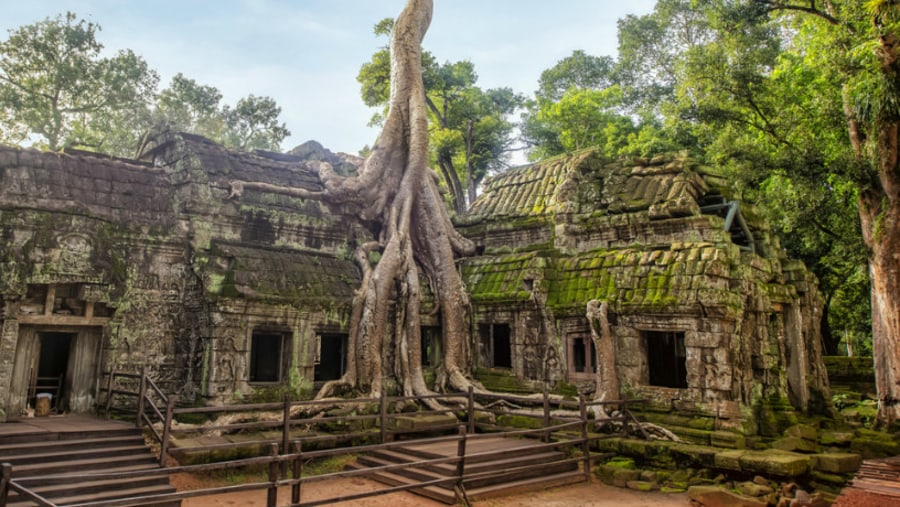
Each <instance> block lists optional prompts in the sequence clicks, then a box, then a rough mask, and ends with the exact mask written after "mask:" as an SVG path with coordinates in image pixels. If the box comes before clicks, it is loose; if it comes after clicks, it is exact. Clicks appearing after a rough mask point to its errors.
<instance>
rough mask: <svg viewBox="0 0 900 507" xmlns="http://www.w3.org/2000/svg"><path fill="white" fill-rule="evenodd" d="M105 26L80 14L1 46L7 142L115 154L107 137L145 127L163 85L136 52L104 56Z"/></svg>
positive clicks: (24, 30) (0, 100)
mask: <svg viewBox="0 0 900 507" xmlns="http://www.w3.org/2000/svg"><path fill="white" fill-rule="evenodd" d="M99 31H100V27H99V26H98V25H96V24H94V23H89V22H87V21H84V20H80V21H79V20H77V16H76V15H75V14H74V13H71V12H69V13H66V14H65V15H59V16H57V17H56V18H54V19H50V18H47V19H45V20H44V21H40V22H37V23H34V24H32V25H27V26H23V27H21V28H19V29H17V30H13V31H11V32H10V36H9V38H8V39H7V40H5V41H3V42H0V110H2V111H3V114H2V115H0V120H2V121H3V126H4V130H5V131H6V132H8V133H10V134H11V135H8V137H9V140H12V141H22V140H25V139H26V138H29V137H30V136H38V137H40V142H39V145H40V146H42V147H45V148H47V149H50V150H57V149H59V148H61V147H62V146H63V145H65V144H80V145H85V146H90V147H91V148H94V149H98V150H106V149H110V148H111V146H109V145H108V144H110V143H107V142H106V141H107V137H106V136H105V135H104V132H105V131H107V129H109V128H114V129H121V128H122V127H123V125H128V124H133V123H139V121H136V117H139V116H140V115H142V114H144V113H145V112H146V109H145V107H144V106H145V105H146V104H147V103H148V102H149V101H150V100H152V97H153V95H154V90H155V87H156V84H157V81H158V78H157V76H156V73H155V72H154V71H152V70H151V69H149V67H148V66H147V63H146V62H145V61H144V60H143V59H142V58H140V57H139V56H137V55H135V54H134V53H133V52H132V51H131V50H121V51H119V52H118V53H116V55H115V56H112V57H108V58H102V57H100V51H101V50H102V49H103V45H102V44H100V43H99V42H98V41H97V39H96V34H97V32H99Z"/></svg>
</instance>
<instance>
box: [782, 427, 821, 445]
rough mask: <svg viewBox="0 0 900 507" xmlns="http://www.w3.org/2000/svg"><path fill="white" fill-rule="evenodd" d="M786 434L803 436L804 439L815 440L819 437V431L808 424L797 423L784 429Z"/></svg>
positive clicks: (788, 435)
mask: <svg viewBox="0 0 900 507" xmlns="http://www.w3.org/2000/svg"><path fill="white" fill-rule="evenodd" d="M784 436H786V437H796V438H802V439H803V440H812V441H813V442H815V441H816V440H818V439H819V432H818V431H816V429H815V428H813V427H812V426H810V425H808V424H795V425H793V426H791V427H790V428H788V429H786V430H785V431H784Z"/></svg>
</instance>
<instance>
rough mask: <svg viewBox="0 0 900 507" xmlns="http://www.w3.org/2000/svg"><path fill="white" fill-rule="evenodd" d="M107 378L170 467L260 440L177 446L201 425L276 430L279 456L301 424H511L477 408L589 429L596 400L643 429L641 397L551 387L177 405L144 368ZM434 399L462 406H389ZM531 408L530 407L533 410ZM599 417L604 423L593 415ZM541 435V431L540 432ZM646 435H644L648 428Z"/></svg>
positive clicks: (493, 428) (394, 428)
mask: <svg viewBox="0 0 900 507" xmlns="http://www.w3.org/2000/svg"><path fill="white" fill-rule="evenodd" d="M107 375H108V376H109V377H108V381H107V385H106V389H105V392H106V399H105V411H106V414H107V416H109V414H110V413H111V410H112V409H113V408H116V411H117V412H119V413H125V412H127V408H126V407H121V406H120V407H113V400H114V399H115V397H116V395H124V396H127V397H133V398H135V401H134V403H133V405H135V406H136V409H135V411H134V417H135V424H136V425H137V426H138V427H140V428H147V429H148V430H149V432H150V435H151V436H152V438H153V439H154V440H155V441H156V442H157V443H158V444H159V446H160V455H159V462H160V464H161V465H163V466H165V464H166V462H167V458H168V457H169V456H173V455H174V456H176V457H177V456H179V455H185V454H188V453H192V452H208V451H225V450H234V449H240V448H247V447H250V446H258V445H259V443H260V442H259V441H256V442H238V443H222V444H213V445H204V446H196V447H184V446H182V447H178V448H173V447H172V439H173V436H184V435H189V434H191V433H194V432H198V431H202V432H204V433H207V432H217V433H221V434H228V433H235V432H239V431H240V432H263V431H279V433H280V438H279V439H278V440H277V441H270V442H271V443H277V444H279V452H280V454H288V453H289V445H290V442H291V441H293V440H294V439H293V438H292V436H291V433H292V431H294V430H295V429H297V428H305V429H307V430H308V429H310V428H315V427H321V426H322V425H326V424H330V423H346V424H348V425H356V426H365V425H366V424H369V425H370V426H371V427H377V428H378V434H377V441H379V442H380V443H382V444H384V443H387V442H389V441H390V440H392V439H393V438H394V437H395V436H396V435H398V434H406V435H409V434H411V433H416V432H417V431H427V432H434V431H437V430H441V429H444V430H451V429H454V428H455V427H456V426H457V424H460V423H462V424H464V425H465V427H466V430H467V432H468V433H469V434H474V433H475V432H476V430H478V429H480V430H483V431H489V432H504V431H508V430H509V428H504V427H502V426H500V425H497V424H495V423H492V422H478V420H479V417H478V414H486V415H487V416H488V417H487V418H486V419H488V420H495V419H496V418H497V417H498V416H500V415H504V414H507V413H513V414H515V415H520V416H526V417H532V418H534V419H537V420H538V421H539V424H541V425H542V426H543V427H545V428H550V427H553V424H554V422H570V421H582V422H583V425H584V426H585V431H587V427H588V420H589V414H588V410H589V407H591V406H596V405H603V406H609V407H617V410H616V411H617V412H618V414H619V415H618V416H616V417H611V418H608V419H604V420H603V421H602V422H604V423H620V424H622V426H623V428H627V427H628V426H629V425H631V426H633V427H635V428H636V429H637V431H639V432H643V429H642V428H641V426H640V424H639V423H638V421H637V419H635V418H634V416H633V415H632V413H631V411H630V410H629V409H628V407H629V405H632V404H635V403H641V400H612V401H587V400H585V398H584V397H583V396H579V400H578V401H575V400H566V399H562V398H561V397H551V396H550V395H549V394H548V393H547V391H546V390H544V391H543V393H542V394H541V395H538V396H517V395H509V394H500V393H483V392H475V391H474V390H473V389H472V388H471V387H470V388H469V390H468V392H462V393H448V394H433V395H429V396H417V397H403V396H385V395H382V396H381V397H379V398H355V399H347V400H339V402H336V401H335V400H310V401H292V400H291V399H290V398H289V397H288V396H285V398H284V400H283V401H282V402H275V403H253V404H240V405H226V406H215V407H176V402H177V397H176V396H175V395H169V396H167V395H166V394H165V393H163V392H162V390H160V388H159V387H158V386H157V385H156V384H155V383H154V382H153V381H152V380H151V379H150V378H149V377H148V375H147V373H146V371H145V370H142V371H141V373H140V374H136V373H125V372H116V371H112V372H110V373H108V374H107ZM117 379H130V380H131V382H132V384H133V383H134V382H135V381H137V382H138V387H137V391H133V390H129V389H127V388H122V387H119V386H118V384H117V382H116V380H117ZM429 400H434V401H436V402H438V403H439V404H440V403H442V404H446V405H450V406H457V407H460V408H458V409H427V410H421V409H420V410H417V411H416V412H411V413H396V412H391V411H389V408H390V407H391V406H396V405H397V404H406V403H414V404H417V405H419V406H420V407H421V406H422V405H423V402H427V401H429ZM496 402H502V403H503V404H504V407H505V406H509V405H512V406H516V407H519V411H516V410H512V411H510V410H508V409H506V408H503V407H501V408H492V407H493V404H495V403H496ZM336 404H340V405H341V406H342V407H344V408H347V407H351V406H354V405H356V406H359V407H360V408H361V409H370V408H372V407H374V406H376V405H377V407H378V411H377V413H374V412H370V413H362V414H357V415H350V416H347V415H340V416H329V415H327V414H326V415H323V414H325V413H326V412H327V408H328V407H329V406H333V405H336ZM529 407H530V409H531V411H528V409H529ZM564 411H568V412H569V414H568V415H567V414H563V415H560V412H564ZM261 412H280V413H281V414H280V417H279V418H278V419H275V418H272V419H270V420H264V421H251V422H234V423H224V424H214V425H203V426H199V427H193V428H177V429H176V428H173V420H175V419H176V418H178V417H179V416H182V417H185V416H191V415H194V416H196V415H207V416H210V415H214V414H218V415H225V414H231V415H238V414H241V413H253V414H259V413H261ZM295 412H297V413H307V414H309V413H316V414H317V415H315V416H314V417H295V416H293V415H292V414H293V413H295ZM449 413H452V414H453V415H454V416H455V417H456V418H457V419H454V420H453V421H452V422H449V423H448V424H446V425H444V426H442V427H436V426H434V425H429V426H427V427H425V428H423V429H420V430H416V429H414V428H400V427H398V425H397V421H398V420H399V419H400V418H402V417H406V416H411V415H414V416H425V415H438V414H442V415H443V414H449ZM595 422H599V421H595ZM537 434H540V433H537ZM361 437H363V438H370V439H372V438H374V435H373V433H372V432H371V431H359V430H358V431H346V432H341V433H328V434H325V435H312V434H311V435H309V436H305V437H304V438H303V439H302V440H303V441H304V442H306V443H307V444H312V443H315V442H317V441H322V440H328V441H335V440H337V441H338V443H340V441H344V442H353V441H357V440H359V439H360V438H361ZM644 437H645V438H646V437H647V435H646V434H644ZM549 438H550V432H549V431H548V430H544V433H543V434H542V438H541V439H542V440H543V441H545V442H546V441H549Z"/></svg>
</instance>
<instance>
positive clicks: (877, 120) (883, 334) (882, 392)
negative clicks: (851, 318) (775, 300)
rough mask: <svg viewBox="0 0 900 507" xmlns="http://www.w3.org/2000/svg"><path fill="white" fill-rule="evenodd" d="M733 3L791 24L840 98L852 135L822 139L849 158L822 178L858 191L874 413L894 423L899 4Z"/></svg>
mask: <svg viewBox="0 0 900 507" xmlns="http://www.w3.org/2000/svg"><path fill="white" fill-rule="evenodd" d="M737 7H738V8H745V9H750V10H751V12H759V15H758V17H756V18H755V21H756V22H757V23H756V24H764V23H766V22H767V21H769V20H773V21H781V20H783V21H785V22H790V23H792V26H793V27H796V30H797V36H795V37H793V38H792V39H791V41H792V42H793V43H794V44H795V48H792V49H794V52H795V53H796V54H798V56H802V57H804V58H805V59H806V61H808V62H809V63H810V65H809V66H808V70H809V72H811V73H813V75H814V76H815V77H816V78H817V79H819V80H822V81H824V82H825V83H827V84H826V85H825V87H824V88H825V89H826V90H828V91H830V96H831V97H833V100H834V102H836V103H839V104H840V105H841V106H842V108H841V109H842V112H843V115H842V116H843V117H842V118H840V120H842V121H841V122H840V124H841V125H843V127H844V129H843V131H844V133H845V137H844V139H849V142H847V141H844V143H843V144H842V145H840V146H831V145H830V143H828V144H824V145H820V146H821V149H823V150H829V149H840V148H841V147H843V148H845V149H846V150H847V151H849V156H846V157H843V159H842V162H843V163H842V164H833V165H828V166H827V167H826V168H825V171H823V176H827V177H829V178H830V179H831V180H832V181H834V184H836V185H848V186H851V187H852V188H853V190H855V193H856V204H857V209H858V213H859V222H860V226H861V229H862V238H863V243H864V244H865V246H866V248H867V250H868V262H869V279H870V282H871V284H872V288H871V292H872V353H873V358H874V361H875V384H876V388H877V390H878V420H879V422H880V423H882V424H886V425H890V424H894V423H897V422H900V5H898V4H897V3H896V2H894V1H892V0H868V1H866V2H859V1H857V0H831V1H827V2H818V1H812V2H804V3H802V4H801V3H795V2H789V1H784V2H782V1H769V0H753V1H751V2H749V4H747V5H744V4H738V5H737ZM754 8H755V9H754ZM810 89H811V90H813V91H815V90H818V89H819V86H818V83H812V84H811V86H804V87H803V88H802V89H800V90H801V91H803V92H806V93H809V92H808V90H810ZM814 125H815V124H814ZM824 181H828V180H827V179H824Z"/></svg>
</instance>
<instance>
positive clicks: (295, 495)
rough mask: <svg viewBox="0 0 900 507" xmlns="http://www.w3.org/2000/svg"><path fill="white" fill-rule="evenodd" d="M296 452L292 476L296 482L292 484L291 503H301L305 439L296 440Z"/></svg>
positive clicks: (292, 463)
mask: <svg viewBox="0 0 900 507" xmlns="http://www.w3.org/2000/svg"><path fill="white" fill-rule="evenodd" d="M294 453H295V454H296V455H297V456H296V457H295V458H294V460H293V461H292V462H291V465H292V468H293V474H292V477H293V479H294V484H292V485H291V505H294V504H298V503H300V478H301V477H302V475H303V441H302V440H297V441H295V442H294Z"/></svg>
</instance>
